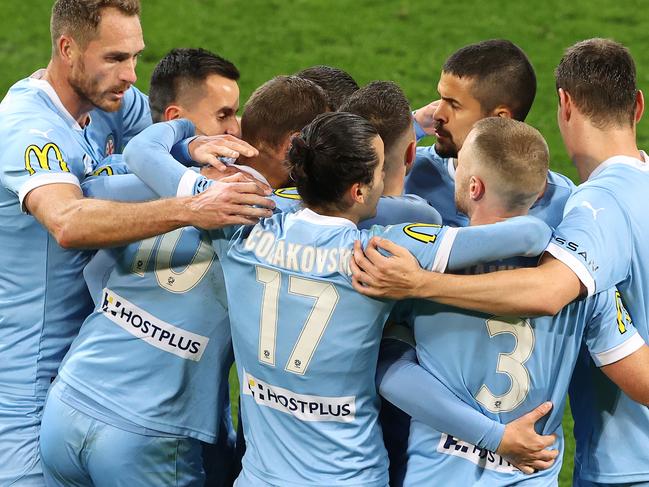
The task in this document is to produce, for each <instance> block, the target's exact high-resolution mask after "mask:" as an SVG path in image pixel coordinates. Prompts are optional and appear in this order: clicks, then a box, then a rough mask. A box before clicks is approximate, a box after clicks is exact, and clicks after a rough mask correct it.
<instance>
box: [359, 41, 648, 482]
mask: <svg viewBox="0 0 649 487" xmlns="http://www.w3.org/2000/svg"><path fill="white" fill-rule="evenodd" d="M556 81H557V89H558V93H559V107H558V122H559V128H560V130H561V134H562V137H563V140H564V143H565V145H566V149H567V151H568V154H569V155H570V157H571V159H572V160H573V162H574V163H575V165H576V166H577V170H578V172H579V175H580V178H581V179H582V181H583V183H582V184H581V185H580V186H579V187H578V189H577V191H576V192H575V193H574V194H573V195H572V196H571V197H570V199H569V201H568V203H567V205H566V209H565V214H564V219H563V221H562V223H561V224H560V225H559V227H558V228H557V230H556V232H555V236H554V237H553V240H552V242H551V244H550V245H549V247H548V249H547V250H548V253H549V254H550V255H546V256H545V258H544V259H543V260H542V262H541V264H540V265H539V266H538V267H536V268H532V269H520V270H513V271H503V272H497V273H493V274H485V275H481V276H441V275H435V274H432V273H425V272H420V271H419V270H418V269H417V268H416V267H415V265H414V264H415V263H414V262H413V261H412V259H411V258H409V257H408V256H407V255H406V254H405V253H404V252H403V249H398V248H395V247H393V246H391V245H385V247H386V249H387V250H388V251H389V252H390V253H392V254H393V255H394V256H395V258H393V259H390V261H389V262H387V261H381V262H379V260H380V258H379V257H378V256H377V255H376V254H375V253H374V252H373V251H372V250H370V251H369V252H368V257H370V259H371V260H372V261H373V262H374V265H367V266H366V267H367V268H366V271H368V273H369V274H370V275H367V274H365V275H364V274H363V273H361V272H357V273H356V274H355V275H356V276H357V277H358V279H359V280H361V281H364V282H366V283H367V284H368V285H369V286H370V287H358V289H359V290H360V291H361V292H366V293H369V294H371V295H372V296H388V295H391V296H395V297H403V296H414V297H420V298H429V299H434V300H436V301H440V302H445V303H447V304H452V305H456V306H461V307H464V308H470V309H477V310H482V311H485V312H490V313H495V314H509V315H511V314H514V315H523V316H524V315H545V314H548V315H551V314H556V313H557V312H559V310H560V309H561V308H562V307H563V306H565V305H566V304H568V303H570V302H571V301H573V300H574V299H576V298H577V297H579V296H581V295H585V294H588V295H593V294H595V293H600V292H605V291H606V290H607V289H610V288H612V287H613V286H615V285H617V287H618V289H619V292H620V295H621V298H622V300H623V301H624V304H625V305H626V307H627V308H628V310H629V312H630V314H631V316H632V317H633V320H634V324H635V326H636V328H637V330H638V332H639V333H640V335H641V336H642V337H643V338H644V339H645V340H647V338H648V335H649V328H648V327H649V325H648V324H647V323H648V317H647V307H646V301H647V296H646V292H645V288H646V279H647V277H646V269H648V268H649V262H648V261H647V260H648V259H649V255H648V254H647V252H645V247H646V245H645V243H646V242H647V241H648V240H647V239H648V238H649V234H648V232H649V225H647V224H646V218H645V216H644V211H643V208H642V205H640V204H639V203H638V202H639V201H642V198H643V197H644V196H643V195H644V192H645V188H646V187H647V184H649V171H648V170H647V165H646V164H647V163H646V162H645V159H646V156H645V154H644V152H641V151H640V150H639V149H638V147H637V144H636V140H635V133H636V124H637V123H638V121H639V120H640V117H641V116H642V113H643V110H644V98H643V95H642V92H641V91H640V90H638V88H637V84H636V71H635V64H634V62H633V58H632V57H631V55H630V53H629V52H628V50H627V49H626V48H625V47H624V46H622V45H620V44H618V43H616V42H614V41H611V40H606V39H589V40H585V41H582V42H579V43H577V44H575V45H574V46H572V47H570V48H568V50H567V51H566V52H565V54H564V56H563V58H562V60H561V62H560V63H559V66H558V67H557V70H556ZM381 246H384V245H383V244H381ZM395 253H396V254H395ZM376 264H378V266H377V265H376ZM379 266H380V268H379ZM413 284H414V286H413ZM388 289H389V290H390V291H388V292H386V291H387V290H388ZM643 367H644V368H646V367H647V366H646V365H645V366H643ZM631 373H632V374H634V375H635V374H636V373H635V372H634V371H631ZM618 379H620V378H618V377H615V378H614V380H615V381H616V382H617V380H618ZM571 401H572V404H571V405H572V407H573V415H574V418H575V438H576V440H577V452H576V459H575V478H574V482H575V485H579V486H584V485H585V486H592V485H601V484H603V485H608V484H610V485H616V484H622V485H624V484H634V485H643V483H648V482H649V461H648V460H649V459H648V457H647V450H646V448H645V446H646V444H647V442H648V441H649V436H648V435H649V412H648V410H647V408H645V407H644V406H641V405H638V404H637V403H635V402H634V401H632V399H631V398H630V397H629V396H628V395H627V394H625V393H624V392H622V391H621V390H620V389H618V388H617V387H614V386H613V385H612V384H611V383H610V381H608V379H607V378H606V377H604V375H603V374H602V372H601V371H598V370H597V368H596V366H595V364H594V363H593V362H591V361H590V360H588V358H587V356H584V357H583V358H582V359H581V360H579V361H578V363H577V368H576V371H575V376H574V381H573V393H572V394H571ZM621 443H623V444H624V445H625V450H624V455H620V450H619V445H620V444H621Z"/></svg>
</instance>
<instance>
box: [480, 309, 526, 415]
mask: <svg viewBox="0 0 649 487" xmlns="http://www.w3.org/2000/svg"><path fill="white" fill-rule="evenodd" d="M486 324H487V332H488V333H489V337H491V338H493V337H494V336H496V335H500V334H501V333H509V334H511V335H514V338H515V339H516V346H515V347H514V350H512V351H511V352H509V353H501V354H499V355H498V365H497V366H496V372H499V373H501V374H507V376H508V377H509V379H510V380H511V387H510V388H509V390H508V391H507V392H506V393H504V394H500V395H495V394H494V393H493V392H491V390H489V387H487V385H486V384H482V387H480V390H479V391H478V393H477V394H476V395H475V399H476V401H478V402H479V403H480V404H482V405H483V406H484V407H485V408H487V409H488V410H489V411H491V412H492V413H506V412H509V411H512V410H514V409H516V408H517V407H518V406H519V405H520V404H521V403H522V402H523V401H524V400H525V398H526V397H527V394H528V392H529V391H530V373H529V372H528V370H527V369H526V368H525V365H523V364H525V362H527V360H528V359H529V358H530V356H531V355H532V350H534V330H533V329H532V327H531V326H530V323H529V322H528V321H527V320H521V319H520V318H504V317H496V318H491V319H489V320H487V321H486Z"/></svg>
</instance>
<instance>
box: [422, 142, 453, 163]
mask: <svg viewBox="0 0 649 487" xmlns="http://www.w3.org/2000/svg"><path fill="white" fill-rule="evenodd" d="M417 162H419V163H423V162H429V163H431V164H433V165H434V166H436V167H446V165H447V164H448V159H447V158H444V157H441V156H440V155H439V154H438V153H437V151H436V150H435V146H434V145H430V146H419V147H417V152H416V155H415V163H417Z"/></svg>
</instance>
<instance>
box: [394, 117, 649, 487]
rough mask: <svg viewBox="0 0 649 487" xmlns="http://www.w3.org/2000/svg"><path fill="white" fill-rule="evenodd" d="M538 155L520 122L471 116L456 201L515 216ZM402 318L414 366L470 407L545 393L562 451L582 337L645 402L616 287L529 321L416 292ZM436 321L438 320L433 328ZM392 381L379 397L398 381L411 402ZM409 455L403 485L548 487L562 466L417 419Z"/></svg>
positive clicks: (537, 182)
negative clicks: (522, 461) (527, 470)
mask: <svg viewBox="0 0 649 487" xmlns="http://www.w3.org/2000/svg"><path fill="white" fill-rule="evenodd" d="M541 153H543V154H544V157H545V160H546V163H547V148H546V146H545V142H544V141H543V139H542V137H541V135H540V134H538V132H536V131H535V130H533V129H531V128H530V127H529V126H525V125H524V124H522V123H519V122H513V121H508V120H504V119H497V118H491V119H485V120H482V121H480V122H477V123H476V124H475V126H474V128H473V129H472V131H471V132H470V133H469V136H468V138H467V139H466V141H465V145H464V148H463V149H462V151H461V152H460V163H459V165H458V173H457V183H458V185H457V188H458V195H457V203H458V208H461V209H462V210H463V211H464V212H465V213H466V214H467V215H469V216H470V217H471V224H472V225H473V224H478V225H480V224H485V223H490V222H493V221H494V220H496V221H497V220H498V219H499V218H500V217H501V215H502V209H509V210H510V214H514V215H516V214H524V213H526V212H527V209H528V207H529V206H530V205H531V204H532V203H533V202H534V199H535V190H534V189H532V186H533V187H534V188H535V189H536V190H538V189H539V188H542V186H543V184H544V181H545V177H544V175H543V174H538V173H537V174H531V173H530V172H529V171H527V172H526V170H525V168H527V167H533V166H534V162H532V161H533V159H535V158H537V157H538V155H539V154H541ZM472 180H474V181H475V183H473V184H477V183H478V182H481V183H482V184H484V194H483V197H481V198H475V195H476V193H475V191H466V190H465V188H469V186H470V185H471V184H472V183H471V181H472ZM496 183H497V184H496ZM527 188H529V189H528V190H527V194H525V193H524V192H525V190H526V189H527ZM467 195H470V196H471V197H467ZM502 244H503V246H506V241H504V242H503V243H502ZM529 265H534V261H530V259H527V261H525V260H521V259H510V260H506V261H503V262H495V263H493V264H490V265H488V266H479V267H478V268H473V269H467V270H466V272H467V273H480V272H484V269H485V268H486V269H489V267H495V268H508V267H511V266H529ZM402 314H403V312H402ZM408 321H409V322H410V323H411V324H412V325H413V327H414V334H415V337H416V343H417V357H418V358H419V362H420V363H421V365H422V366H423V367H424V368H425V369H426V370H428V371H429V372H430V373H432V374H434V375H436V376H437V377H438V378H439V379H440V380H443V381H444V383H445V384H447V385H448V387H450V388H451V389H452V390H453V392H455V393H456V394H457V395H458V397H460V398H461V399H462V400H464V401H465V402H467V403H468V404H471V405H473V406H474V407H475V408H476V409H478V410H481V411H484V412H485V413H486V414H490V415H492V417H494V418H496V419H499V420H500V421H511V420H512V419H514V418H516V417H518V416H519V415H520V414H521V412H525V411H527V410H529V409H531V408H532V407H534V406H535V405H536V404H538V403H539V402H541V401H543V400H547V399H550V400H551V401H552V403H553V404H555V406H556V407H555V408H554V409H553V411H552V412H551V413H550V415H549V417H548V418H547V421H545V420H544V422H543V425H542V433H543V434H546V435H549V434H553V433H554V434H556V435H557V436H558V439H559V440H558V448H559V449H560V450H561V452H563V435H562V430H561V420H562V417H563V406H564V403H565V399H566V393H567V389H568V384H569V382H570V377H571V375H572V370H573V367H574V364H575V362H576V361H577V360H578V357H579V353H580V347H581V345H582V342H585V344H586V346H587V349H588V353H589V356H591V357H592V359H593V361H594V362H595V363H596V364H597V366H598V367H602V370H603V371H604V372H605V373H607V374H609V375H610V377H612V378H620V377H623V380H620V381H618V384H619V385H620V386H621V387H623V388H624V390H625V391H627V392H628V393H629V394H631V395H633V397H635V398H636V400H641V401H642V402H644V403H646V402H647V401H649V374H648V375H647V377H646V378H643V377H642V375H641V374H638V375H637V376H636V377H632V375H631V374H629V373H628V372H629V371H632V370H634V368H636V367H638V366H639V365H642V364H643V363H644V361H645V360H647V357H649V347H647V346H646V345H644V341H643V339H642V338H641V336H640V335H639V334H638V333H637V332H636V330H635V329H634V328H633V326H632V324H631V320H630V318H629V315H628V313H627V312H626V309H625V308H624V305H623V304H622V302H621V299H620V295H619V293H618V292H617V291H616V290H615V289H610V290H608V291H607V292H603V293H600V294H599V295H597V296H596V297H595V298H591V299H587V300H580V301H578V302H576V303H573V304H571V305H569V306H567V307H566V308H564V309H563V310H562V311H561V312H560V313H559V314H558V315H557V316H555V317H541V318H532V319H524V318H518V317H516V318H512V317H501V316H492V315H488V314H481V313H474V312H470V311H464V310H461V309H458V308H454V307H449V306H444V305H439V304H436V303H432V302H430V301H425V300H416V301H414V302H412V306H411V311H410V316H409V317H408ZM440 323H443V324H444V326H443V327H441V328H440V327H439V324H440ZM436 324H437V326H436ZM460 350H461V353H458V351H460ZM477 356H480V360H481V366H479V367H476V364H475V357H477ZM391 380H392V382H393V384H392V385H390V386H389V388H390V389H391V391H388V392H389V393H388V394H387V396H388V399H390V400H392V401H395V390H394V389H395V388H401V390H399V391H396V393H397V394H399V395H400V396H401V397H402V398H403V397H405V398H406V401H407V402H412V399H410V396H412V390H411V389H410V388H409V387H408V386H409V384H406V383H404V382H403V381H399V378H398V377H397V376H393V377H392V378H391ZM424 388H425V386H424ZM385 389H386V387H383V388H382V391H383V392H384V393H385V392H386V390H385ZM397 399H398V397H397ZM420 400H421V401H422V404H421V407H422V408H423V407H427V406H428V405H429V403H428V402H427V401H426V398H425V397H421V398H420ZM395 403H396V404H397V405H398V401H395ZM408 453H409V458H408V468H407V471H406V478H405V483H404V485H412V486H416V485H422V484H423V483H425V480H426V479H428V478H437V479H445V478H453V479H454V481H455V482H457V483H458V485H489V486H497V485H512V484H514V483H519V482H520V483H522V484H524V485H526V484H528V483H529V484H530V485H550V484H556V482H557V477H558V474H559V470H560V469H561V461H558V462H555V463H554V465H553V466H552V467H551V468H550V469H548V470H545V471H542V472H539V473H536V474H535V475H533V476H531V477H522V475H521V474H520V472H516V470H515V469H514V468H512V467H511V466H510V465H509V464H507V463H506V462H504V461H503V460H502V458H500V457H499V456H497V455H492V454H491V453H487V452H485V451H484V450H482V449H478V448H475V447H474V446H473V445H470V444H468V443H464V442H461V441H458V439H457V438H453V437H452V436H449V435H446V434H444V433H443V432H441V431H436V430H435V429H432V428H430V427H428V426H426V425H425V424H423V423H421V422H419V421H416V420H415V421H413V426H412V428H411V437H410V445H409V450H408Z"/></svg>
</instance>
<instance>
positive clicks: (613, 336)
mask: <svg viewBox="0 0 649 487" xmlns="http://www.w3.org/2000/svg"><path fill="white" fill-rule="evenodd" d="M593 299H596V303H595V309H594V313H593V316H592V318H591V319H590V320H589V322H588V323H587V324H586V333H585V340H586V346H587V347H588V351H589V352H590V355H591V357H592V358H593V361H594V362H595V364H596V365H597V366H598V367H603V366H604V365H609V364H612V363H614V362H617V361H618V360H621V359H623V358H624V357H627V356H628V355H631V354H632V353H633V352H635V351H636V350H638V349H639V348H640V347H642V346H643V345H644V340H643V339H642V337H641V336H640V334H639V333H638V332H637V331H636V329H635V327H634V326H633V321H632V319H631V315H630V314H629V312H628V311H627V309H626V307H625V306H624V303H623V298H622V295H621V294H620V292H619V291H618V290H617V289H616V288H615V287H613V288H611V289H607V290H606V291H603V292H601V293H599V294H598V295H597V296H595V297H594V298H593Z"/></svg>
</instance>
